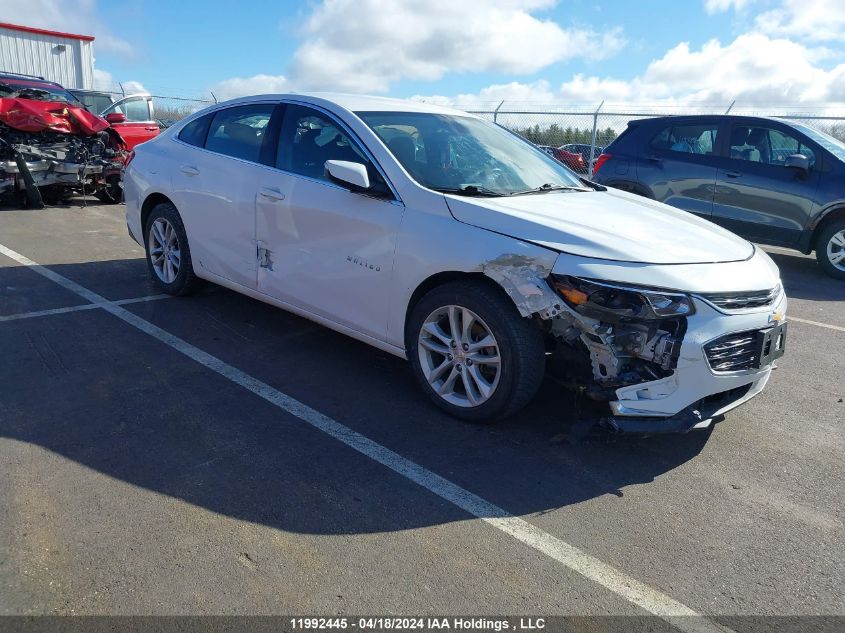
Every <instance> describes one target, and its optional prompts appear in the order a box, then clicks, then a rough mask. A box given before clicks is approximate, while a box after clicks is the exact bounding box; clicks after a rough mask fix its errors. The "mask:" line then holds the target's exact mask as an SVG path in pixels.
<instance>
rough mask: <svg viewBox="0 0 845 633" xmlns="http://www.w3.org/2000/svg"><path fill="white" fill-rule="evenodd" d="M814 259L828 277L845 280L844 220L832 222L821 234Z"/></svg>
mask: <svg viewBox="0 0 845 633" xmlns="http://www.w3.org/2000/svg"><path fill="white" fill-rule="evenodd" d="M816 259H817V260H818V262H819V266H821V267H822V270H824V272H826V273H827V274H828V275H830V276H831V277H834V278H836V279H845V220H838V221H836V222H833V223H831V224H830V226H828V227H827V228H825V229H824V231H822V232H821V234H820V235H819V240H818V242H817V243H816Z"/></svg>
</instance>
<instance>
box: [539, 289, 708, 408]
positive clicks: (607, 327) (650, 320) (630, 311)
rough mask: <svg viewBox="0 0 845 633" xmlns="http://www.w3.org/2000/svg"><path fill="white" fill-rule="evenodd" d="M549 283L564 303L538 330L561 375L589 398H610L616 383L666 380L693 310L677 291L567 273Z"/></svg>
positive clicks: (670, 372)
mask: <svg viewBox="0 0 845 633" xmlns="http://www.w3.org/2000/svg"><path fill="white" fill-rule="evenodd" d="M552 285H553V286H554V287H555V289H556V290H557V291H558V293H559V294H560V295H561V297H562V298H563V299H564V305H562V306H561V308H562V309H561V311H560V313H559V314H558V315H557V316H556V317H555V318H554V319H550V320H544V321H543V322H542V323H543V324H544V329H545V330H546V331H547V333H548V335H549V337H550V338H551V340H552V341H553V343H552V345H553V347H554V350H553V351H554V353H555V355H557V356H559V357H560V358H561V359H562V360H563V361H564V362H563V363H559V365H561V366H562V367H564V368H565V372H566V374H567V377H568V378H569V379H570V380H571V381H572V382H573V383H574V386H577V387H578V388H579V389H580V390H582V391H583V392H585V393H586V394H587V395H588V396H589V397H590V398H592V399H593V400H600V401H608V400H614V399H615V398H616V395H615V393H616V390H617V389H619V388H620V387H627V386H630V385H637V384H642V383H647V382H652V381H656V380H660V379H662V378H666V377H668V376H670V375H671V374H672V372H673V370H674V369H675V368H676V367H677V363H678V356H679V354H680V349H681V343H682V341H683V338H684V334H685V333H686V327H687V320H686V317H685V315H686V314H687V313H691V312H692V310H693V308H692V304H691V303H689V304H688V303H686V302H685V299H684V296H683V295H677V296H676V295H672V294H671V293H665V292H664V293H650V292H648V291H642V290H640V289H625V288H620V287H615V286H612V285H606V284H602V283H598V282H588V281H585V280H581V279H577V278H573V277H558V278H555V279H554V281H553V284H552Z"/></svg>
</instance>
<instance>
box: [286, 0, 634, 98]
mask: <svg viewBox="0 0 845 633" xmlns="http://www.w3.org/2000/svg"><path fill="white" fill-rule="evenodd" d="M553 4H554V2H553V1H551V0H486V1H485V0H461V1H460V2H456V1H455V0H407V1H404V2H385V1H383V0H324V1H323V2H322V3H321V4H320V5H318V6H317V7H316V8H315V9H314V11H313V12H312V13H311V15H310V16H309V17H308V18H307V20H306V22H305V25H304V27H303V36H304V37H305V42H304V43H303V44H302V45H301V46H300V47H299V48H298V49H297V51H296V53H295V56H294V61H293V64H292V66H291V69H290V78H291V82H292V83H293V84H295V85H296V86H297V87H301V88H302V89H331V90H345V91H355V92H386V91H387V90H388V89H389V88H390V86H391V85H392V84H393V83H394V82H396V81H399V80H401V79H416V80H420V79H422V80H427V81H434V80H437V79H439V78H441V77H442V76H444V75H445V74H446V73H449V72H458V73H460V72H482V71H494V72H499V73H511V74H529V73H533V72H536V71H538V70H541V69H543V68H546V67H548V66H550V65H551V64H554V63H557V62H561V61H565V60H568V59H573V58H585V59H599V58H604V57H607V56H609V55H613V54H615V53H616V52H618V51H619V50H620V49H621V48H622V47H623V46H624V45H625V40H624V37H623V36H622V31H621V29H619V28H616V29H611V30H609V31H605V32H603V33H599V32H597V31H595V30H592V29H583V28H563V27H561V26H560V25H559V24H557V23H556V22H554V21H552V20H549V19H542V18H539V17H536V16H534V15H532V13H534V12H537V11H539V10H542V9H546V8H548V7H549V6H551V5H553Z"/></svg>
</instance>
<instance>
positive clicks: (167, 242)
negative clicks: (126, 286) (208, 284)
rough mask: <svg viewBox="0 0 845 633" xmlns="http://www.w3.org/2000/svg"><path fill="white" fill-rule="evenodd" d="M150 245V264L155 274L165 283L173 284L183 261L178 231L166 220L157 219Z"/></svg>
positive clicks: (152, 228)
mask: <svg viewBox="0 0 845 633" xmlns="http://www.w3.org/2000/svg"><path fill="white" fill-rule="evenodd" d="M148 244H149V246H150V263H151V264H152V266H153V270H154V271H155V274H156V275H157V276H158V278H159V279H161V280H162V281H163V282H164V283H166V284H171V283H173V282H174V281H175V280H176V277H177V275H178V274H179V266H180V264H181V261H182V255H181V252H180V250H179V237H178V236H177V235H176V229H174V228H173V225H172V224H171V223H170V222H168V221H167V220H166V219H165V218H156V219H155V220H154V221H153V223H152V224H151V225H150V233H149V236H148Z"/></svg>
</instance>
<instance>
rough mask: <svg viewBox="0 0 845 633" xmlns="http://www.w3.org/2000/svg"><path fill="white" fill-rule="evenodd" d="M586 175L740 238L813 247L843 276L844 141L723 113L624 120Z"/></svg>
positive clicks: (805, 249) (808, 129) (825, 267)
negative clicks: (623, 127) (591, 173)
mask: <svg viewBox="0 0 845 633" xmlns="http://www.w3.org/2000/svg"><path fill="white" fill-rule="evenodd" d="M593 179H594V180H595V181H596V182H599V183H601V184H603V185H607V186H610V187H617V188H619V189H623V190H625V191H630V192H633V193H636V194H639V195H642V196H646V197H648V198H652V199H655V200H659V201H661V202H665V203H667V204H670V205H672V206H675V207H678V208H679V209H683V210H685V211H689V212H691V213H695V214H696V215H699V216H701V217H704V218H707V219H708V220H711V221H713V222H715V223H716V224H720V225H722V226H724V227H726V228H728V229H730V230H731V231H733V232H734V233H737V234H739V235H741V236H743V237H745V238H747V239H749V240H753V241H756V242H762V243H766V244H776V245H779V246H786V247H789V248H794V249H797V250H799V251H801V252H803V253H811V252H812V251H815V252H816V258H817V259H818V262H819V264H820V266H821V267H822V269H823V270H824V271H825V272H826V273H827V274H829V275H831V276H832V277H836V278H838V279H845V144H843V143H842V142H841V141H838V140H837V139H835V138H833V137H832V136H829V135H827V134H824V133H822V132H820V131H818V130H815V129H813V128H811V127H807V126H805V125H801V124H799V123H793V122H788V121H783V120H780V119H770V118H761V117H745V116H725V115H723V116H700V115H699V116H688V117H683V116H682V117H659V118H654V119H643V120H639V121H631V122H630V123H629V124H628V128H627V129H626V130H625V131H624V132H623V133H622V134H621V135H620V136H619V137H618V138H617V139H616V140H615V141H613V143H611V144H610V145H609V146H608V147H607V148H606V149H605V150H604V153H603V154H602V155H601V156H599V159H598V161H596V165H595V172H594V176H593Z"/></svg>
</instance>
